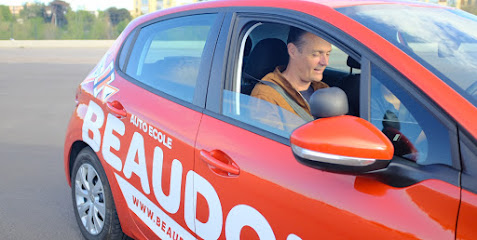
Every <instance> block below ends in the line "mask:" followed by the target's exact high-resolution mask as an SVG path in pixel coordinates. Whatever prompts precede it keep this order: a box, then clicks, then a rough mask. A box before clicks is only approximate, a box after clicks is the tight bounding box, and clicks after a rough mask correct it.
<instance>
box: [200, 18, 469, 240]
mask: <svg viewBox="0 0 477 240" xmlns="http://www.w3.org/2000/svg"><path fill="white" fill-rule="evenodd" d="M247 11H248V12H249V13H250V14H247V13H246V12H247ZM237 12H241V13H240V14H237V15H234V16H235V17H234V18H232V16H230V18H229V21H231V22H232V24H224V28H223V29H222V31H221V35H220V37H219V42H218V45H217V50H216V54H215V56H214V62H213V68H212V72H214V70H215V71H217V74H216V75H212V76H211V84H210V85H209V92H208V98H207V110H206V111H205V112H204V116H203V119H202V121H201V124H200V129H199V132H198V137H197V144H196V152H195V156H196V159H197V161H196V162H195V166H194V169H195V170H194V171H195V172H196V173H197V175H196V176H195V178H196V179H195V180H194V181H195V186H194V187H195V188H196V189H195V191H196V192H197V194H196V195H197V198H196V199H194V200H195V205H196V206H197V211H196V213H195V214H196V215H195V222H196V228H197V234H198V235H199V236H200V237H202V238H205V239H216V238H227V239H257V238H259V239H316V238H317V237H319V238H324V239H326V238H344V239H351V238H361V239H364V238H383V239H385V238H386V239H396V238H400V239H401V238H407V239H412V238H425V239H453V238H454V237H455V225H456V220H457V212H458V206H459V201H460V188H459V184H458V176H459V156H458V155H456V151H455V150H456V149H455V147H456V146H457V144H456V143H457V142H456V139H457V138H456V131H455V127H454V126H455V125H453V123H452V122H451V121H449V120H448V119H447V118H445V117H444V116H442V114H440V113H439V110H436V109H435V108H431V107H422V106H423V105H424V106H426V105H425V104H426V103H427V104H429V103H428V102H427V99H425V97H422V96H419V97H417V98H416V97H413V96H412V94H414V93H416V91H415V89H413V88H412V87H409V86H407V85H406V86H405V87H403V86H402V85H400V84H397V87H396V88H397V89H398V90H399V92H400V93H401V92H402V93H403V95H402V96H401V95H399V94H398V95H399V97H403V96H404V98H406V99H408V98H409V99H412V100H410V101H412V103H411V104H409V103H406V105H412V106H414V105H417V106H419V107H416V108H417V109H418V110H414V109H413V110H412V112H413V113H414V114H416V113H415V111H418V112H419V117H417V118H419V120H420V119H426V121H427V120H429V119H431V120H429V121H430V124H434V125H432V126H431V125H429V126H426V127H425V131H426V133H425V134H426V136H427V137H429V138H430V137H433V140H432V141H429V142H428V143H427V144H431V142H432V144H435V145H432V147H430V146H429V145H426V146H427V148H426V149H425V151H426V152H425V153H424V152H422V153H421V154H426V159H431V160H429V161H428V162H425V161H423V162H422V164H420V163H417V162H412V160H410V158H406V156H404V155H405V154H398V155H395V157H394V158H393V160H392V161H391V165H390V167H388V168H386V169H385V170H383V171H382V172H378V173H373V174H367V175H358V176H355V175H349V174H340V173H332V172H328V171H322V170H317V169H313V168H310V167H307V166H305V165H303V164H301V163H299V162H298V161H297V160H296V159H295V158H294V156H293V152H292V150H291V148H290V143H289V137H290V134H291V131H290V130H287V128H283V127H282V128H276V127H274V126H276V125H274V124H271V125H267V124H263V122H262V123H259V122H257V121H256V120H255V119H254V118H253V117H252V116H251V110H253V108H254V107H256V106H257V105H256V103H254V101H257V100H256V99H253V97H250V96H248V95H247V94H243V93H241V91H240V88H239V86H240V85H241V84H240V81H242V78H241V76H240V75H241V73H242V60H243V59H244V49H245V47H244V46H245V45H246V38H247V36H248V34H250V32H253V29H252V28H254V27H256V26H257V24H259V25H260V24H264V23H267V22H268V23H279V24H282V25H293V26H295V27H300V28H303V29H305V30H307V31H310V32H312V33H314V34H317V35H319V36H321V37H322V38H324V39H326V40H327V41H329V42H331V43H332V44H333V45H335V46H338V47H339V48H340V49H341V50H342V51H344V52H346V53H347V54H349V55H350V56H351V57H352V58H354V59H356V60H357V61H358V62H361V63H362V64H363V63H364V67H362V69H361V74H360V75H358V78H357V79H358V81H359V79H360V78H361V84H358V86H359V85H361V87H360V88H359V89H358V90H359V93H358V94H359V95H358V98H357V99H358V100H357V101H358V102H357V103H356V102H355V103H353V104H359V109H360V112H361V113H360V115H361V116H362V117H363V118H365V119H367V120H369V121H371V122H372V119H370V118H369V117H367V116H368V114H369V112H370V111H371V110H369V109H370V106H371V100H370V99H371V97H370V95H369V94H370V93H371V92H372V90H371V89H370V86H371V85H370V80H366V79H371V76H373V77H374V78H375V79H379V81H386V82H388V81H389V82H391V84H396V82H395V81H402V79H400V78H399V77H398V76H397V75H392V76H391V77H387V78H385V80H383V78H381V75H379V74H380V73H381V72H379V74H378V73H376V74H374V73H375V72H372V70H371V67H370V65H371V64H370V62H369V60H367V58H365V57H363V55H368V54H369V55H370V53H369V52H367V50H366V48H365V47H361V48H358V47H359V46H360V45H359V44H356V42H354V41H355V40H353V39H352V38H350V37H349V36H348V35H346V34H345V33H343V32H340V31H337V30H336V29H335V28H332V27H331V26H329V25H328V24H327V23H326V22H323V21H320V20H319V19H317V18H315V17H310V16H301V18H300V19H297V18H296V17H294V16H296V15H299V14H297V13H296V12H288V11H286V10H283V9H282V10H281V11H280V12H278V11H274V10H268V11H267V10H264V9H260V16H257V14H254V13H255V12H254V11H253V10H250V9H246V10H243V11H240V10H237ZM264 12H265V13H264ZM266 13H268V14H266ZM334 17H340V15H337V16H334ZM343 21H345V20H343ZM229 25H230V26H234V28H233V30H231V29H228V27H227V26H229ZM328 27H329V28H328ZM264 32H267V31H264ZM272 32H274V33H276V32H277V31H272ZM337 36H339V41H337V39H338V37H337ZM272 37H275V36H272ZM278 38H279V37H278ZM282 38H284V39H286V36H282ZM227 41H229V42H227ZM347 41H348V42H347ZM353 43H354V44H353ZM254 44H255V43H253V44H252V45H254ZM252 51H253V47H252ZM373 56H374V55H373ZM330 58H332V56H331V57H330ZM345 59H346V58H345ZM358 59H359V60H358ZM373 60H374V59H373ZM247 61H251V60H250V59H247ZM376 61H378V62H379V64H380V66H381V65H385V66H387V65H386V63H385V62H382V60H381V59H379V58H376ZM330 62H331V60H330ZM252 64H253V63H252ZM343 64H344V66H346V62H345V63H343ZM329 67H332V66H331V64H330V66H329ZM223 69H227V70H226V72H222V70H223ZM348 69H349V68H348ZM376 69H379V68H373V71H375V70H376ZM385 69H386V70H387V68H385ZM376 71H377V70H376ZM390 71H391V70H390ZM392 71H396V70H392ZM218 73H221V74H218ZM373 74H374V75H373ZM349 79H356V78H349ZM363 79H365V80H363ZM391 84H389V85H391ZM242 86H243V84H242ZM410 95H411V96H412V97H411V96H410ZM372 96H374V95H372ZM406 101H407V100H406ZM367 109H368V110H367ZM430 109H431V110H430ZM409 111H411V110H409ZM281 112H282V114H287V113H286V112H285V111H283V110H282V111H281ZM371 115H372V116H375V115H376V114H371ZM421 115H425V116H421ZM380 117H381V119H382V116H380ZM298 126H300V124H296V125H295V126H294V127H298ZM337 127H339V126H337ZM292 128H293V126H292V127H291V128H290V129H292ZM434 128H436V129H437V130H432V129H434ZM422 129H424V128H421V130H422ZM380 130H381V129H380ZM406 131H408V130H406ZM410 131H417V130H415V129H414V128H412V127H411V130H410ZM431 132H432V133H431ZM412 133H413V134H415V133H414V132H412ZM316 134H319V133H316ZM417 135H419V134H417ZM400 136H402V134H401V135H400ZM394 137H396V135H393V138H394ZM413 137H415V136H414V135H413ZM434 137H435V139H434ZM391 141H392V139H391ZM429 149H433V150H436V149H439V151H437V152H432V153H430V152H429ZM419 150H420V151H424V150H422V148H419ZM433 157H435V158H433Z"/></svg>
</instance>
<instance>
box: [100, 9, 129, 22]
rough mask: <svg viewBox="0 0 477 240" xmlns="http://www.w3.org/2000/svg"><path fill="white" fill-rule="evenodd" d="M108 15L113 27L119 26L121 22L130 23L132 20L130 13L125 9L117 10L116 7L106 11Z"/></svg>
mask: <svg viewBox="0 0 477 240" xmlns="http://www.w3.org/2000/svg"><path fill="white" fill-rule="evenodd" d="M106 14H107V15H108V16H109V21H111V24H112V25H113V26H116V25H118V24H119V23H120V22H122V21H124V20H126V21H128V22H129V21H131V19H132V17H131V14H130V13H129V11H128V10H127V9H124V8H121V9H117V8H115V7H110V8H108V9H106Z"/></svg>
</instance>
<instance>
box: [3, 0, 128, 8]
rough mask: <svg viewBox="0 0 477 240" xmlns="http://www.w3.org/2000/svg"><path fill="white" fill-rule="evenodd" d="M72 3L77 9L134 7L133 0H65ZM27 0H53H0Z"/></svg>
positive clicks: (9, 0)
mask: <svg viewBox="0 0 477 240" xmlns="http://www.w3.org/2000/svg"><path fill="white" fill-rule="evenodd" d="M63 1H65V2H67V3H69V4H70V6H71V8H72V9H73V10H74V11H76V10H90V11H94V10H105V9H107V8H109V7H116V8H126V9H128V10H131V9H133V1H132V0H63ZM27 2H31V3H34V2H37V3H44V4H45V5H48V3H50V2H52V0H0V5H7V6H8V5H11V6H19V5H23V4H25V3H27Z"/></svg>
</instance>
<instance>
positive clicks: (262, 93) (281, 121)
mask: <svg viewBox="0 0 477 240" xmlns="http://www.w3.org/2000/svg"><path fill="white" fill-rule="evenodd" d="M282 70H283V67H276V68H275V71H273V72H271V73H269V74H267V75H265V77H263V78H262V81H269V82H273V83H275V84H277V85H278V86H280V87H281V88H283V89H284V90H285V92H286V93H288V95H289V96H290V97H291V98H292V99H293V100H295V102H296V103H298V105H300V106H301V107H303V109H304V110H305V111H306V112H308V113H309V114H310V115H311V110H310V105H309V104H308V102H307V101H306V100H305V99H304V98H303V96H302V95H301V93H300V92H298V91H297V90H295V88H293V87H292V85H291V84H290V83H289V82H288V81H287V80H286V79H285V77H284V76H283V74H282V73H281V71H282ZM311 86H312V88H313V90H314V91H316V90H318V89H320V88H327V87H328V85H327V84H326V83H324V82H313V83H312V84H311ZM251 96H252V97H255V98H258V99H262V100H265V101H267V102H268V103H272V104H273V105H276V106H279V107H280V108H281V109H280V108H274V107H271V106H269V105H268V104H265V103H260V102H261V101H258V106H257V108H256V110H254V115H255V114H256V115H257V117H258V118H259V120H260V121H261V122H263V123H265V124H267V125H273V126H275V127H278V128H280V129H283V130H287V129H288V130H290V131H291V130H292V129H294V128H295V127H297V126H295V125H296V124H298V123H296V122H297V119H294V118H295V117H298V115H297V113H296V112H295V111H294V110H293V108H292V107H291V106H290V104H288V102H287V101H286V100H285V98H283V97H282V95H281V94H280V93H278V92H277V91H275V89H273V88H272V87H270V86H267V85H265V84H261V83H257V85H255V87H254V88H253V90H252V94H251ZM283 110H286V111H283ZM283 113H285V114H283ZM288 113H293V115H296V116H290V114H288ZM298 118H299V117H298ZM300 119H301V118H300ZM289 128H292V129H289Z"/></svg>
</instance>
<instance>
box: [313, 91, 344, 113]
mask: <svg viewBox="0 0 477 240" xmlns="http://www.w3.org/2000/svg"><path fill="white" fill-rule="evenodd" d="M310 108H311V115H313V117H315V118H325V117H336V116H341V115H345V114H347V113H348V96H346V93H345V92H344V91H343V90H341V88H338V87H329V88H321V89H318V90H316V91H315V92H314V93H313V94H312V95H311V97H310Z"/></svg>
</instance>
